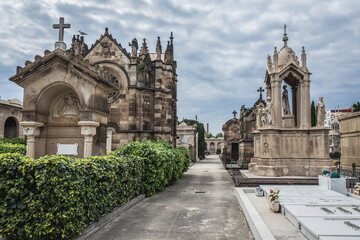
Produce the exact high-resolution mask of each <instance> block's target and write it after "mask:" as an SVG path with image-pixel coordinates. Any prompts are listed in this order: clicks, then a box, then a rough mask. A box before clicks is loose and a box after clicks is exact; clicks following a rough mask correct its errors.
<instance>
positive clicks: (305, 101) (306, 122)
mask: <svg viewBox="0 0 360 240" xmlns="http://www.w3.org/2000/svg"><path fill="white" fill-rule="evenodd" d="M300 94H301V125H300V127H301V128H309V127H310V126H311V125H310V80H309V76H305V78H304V80H303V81H302V82H301V93H300Z"/></svg>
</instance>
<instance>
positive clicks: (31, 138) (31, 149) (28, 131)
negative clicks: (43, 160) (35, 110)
mask: <svg viewBox="0 0 360 240" xmlns="http://www.w3.org/2000/svg"><path fill="white" fill-rule="evenodd" d="M20 125H21V126H22V127H23V131H24V135H25V136H26V138H27V146H26V155H27V156H28V157H31V158H35V150H36V139H35V137H36V136H38V135H39V134H40V127H42V126H44V124H43V123H40V122H20Z"/></svg>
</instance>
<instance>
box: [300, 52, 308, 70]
mask: <svg viewBox="0 0 360 240" xmlns="http://www.w3.org/2000/svg"><path fill="white" fill-rule="evenodd" d="M301 68H302V69H303V70H304V71H307V67H306V53H305V47H304V46H303V47H302V52H301Z"/></svg>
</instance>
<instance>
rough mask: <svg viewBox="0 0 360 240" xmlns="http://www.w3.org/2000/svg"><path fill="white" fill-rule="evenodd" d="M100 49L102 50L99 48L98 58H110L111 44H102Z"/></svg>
mask: <svg viewBox="0 0 360 240" xmlns="http://www.w3.org/2000/svg"><path fill="white" fill-rule="evenodd" d="M101 47H102V48H101V53H100V56H103V57H110V56H111V52H110V47H111V43H110V42H102V43H101Z"/></svg>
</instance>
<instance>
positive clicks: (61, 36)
mask: <svg viewBox="0 0 360 240" xmlns="http://www.w3.org/2000/svg"><path fill="white" fill-rule="evenodd" d="M53 28H54V29H59V42H64V28H70V24H68V23H64V18H63V17H61V18H60V20H59V24H53Z"/></svg>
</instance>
